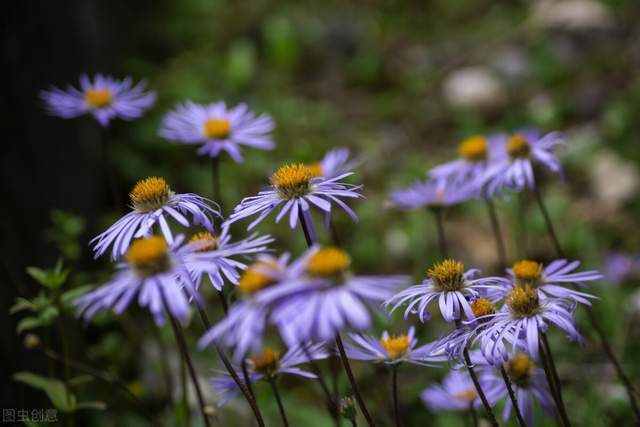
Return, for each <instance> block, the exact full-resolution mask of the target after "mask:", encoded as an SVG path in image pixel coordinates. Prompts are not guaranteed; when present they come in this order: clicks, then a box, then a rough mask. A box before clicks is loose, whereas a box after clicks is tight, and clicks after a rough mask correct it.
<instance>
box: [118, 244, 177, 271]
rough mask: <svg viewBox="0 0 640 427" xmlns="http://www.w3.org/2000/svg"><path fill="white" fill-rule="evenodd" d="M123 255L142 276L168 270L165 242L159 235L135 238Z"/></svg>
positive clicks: (167, 253) (167, 252)
mask: <svg viewBox="0 0 640 427" xmlns="http://www.w3.org/2000/svg"><path fill="white" fill-rule="evenodd" d="M124 257H125V259H126V260H127V262H128V263H129V265H131V267H133V269H134V270H135V271H136V272H137V273H138V274H139V275H140V276H143V277H147V276H153V275H154V274H158V273H162V272H165V271H167V270H169V251H168V247H167V242H166V241H165V240H164V239H163V238H162V237H160V236H152V237H145V238H143V239H138V240H135V241H134V242H133V243H132V244H131V246H130V247H129V249H128V250H127V253H126V254H125V256H124Z"/></svg>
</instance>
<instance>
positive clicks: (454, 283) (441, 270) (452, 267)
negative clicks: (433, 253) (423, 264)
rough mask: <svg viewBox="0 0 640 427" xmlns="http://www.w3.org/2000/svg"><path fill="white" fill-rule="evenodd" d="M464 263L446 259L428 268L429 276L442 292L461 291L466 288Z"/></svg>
mask: <svg viewBox="0 0 640 427" xmlns="http://www.w3.org/2000/svg"><path fill="white" fill-rule="evenodd" d="M463 274H464V264H463V263H461V262H460V261H454V260H452V259H446V260H444V261H442V262H439V263H436V264H434V265H433V267H431V268H430V269H428V270H427V276H428V277H429V278H430V279H431V280H432V281H433V284H434V285H435V287H436V289H437V290H438V291H440V292H452V291H460V290H462V288H464V285H465V281H464V277H463Z"/></svg>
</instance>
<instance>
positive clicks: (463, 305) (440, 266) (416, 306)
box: [384, 259, 495, 322]
mask: <svg viewBox="0 0 640 427" xmlns="http://www.w3.org/2000/svg"><path fill="white" fill-rule="evenodd" d="M479 273H480V271H479V270H477V269H471V270H467V271H466V272H465V271H464V265H463V264H462V263H461V262H459V261H454V260H451V259H447V260H445V261H442V262H440V263H437V264H435V265H434V266H433V267H432V268H430V269H429V270H427V278H426V279H425V280H424V281H423V282H422V283H421V284H419V285H415V286H411V287H409V288H407V289H405V290H403V291H401V292H399V293H397V294H395V295H394V296H393V297H391V298H389V299H388V300H386V301H385V302H384V305H385V306H389V305H392V306H393V307H392V308H391V310H390V311H391V312H393V311H395V310H396V309H397V308H398V307H400V306H401V305H403V304H405V303H408V306H407V308H406V309H405V312H404V317H405V319H406V318H407V317H408V316H409V313H417V314H418V317H419V318H420V321H421V322H424V321H426V320H429V319H430V317H431V315H430V314H429V312H428V311H427V307H428V306H429V304H430V303H431V302H432V301H435V300H436V299H437V300H438V306H439V307H440V313H441V314H442V317H443V318H444V320H445V321H447V322H453V321H457V320H461V319H462V314H463V313H464V315H465V316H466V317H467V318H468V319H473V318H474V315H473V310H472V308H471V305H470V303H469V301H468V299H469V298H476V297H478V296H480V295H481V293H482V292H483V291H484V289H486V288H489V287H490V286H491V285H492V284H494V283H495V278H492V277H489V278H475V277H476V276H477V275H478V274H479Z"/></svg>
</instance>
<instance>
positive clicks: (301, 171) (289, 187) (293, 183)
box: [270, 163, 315, 200]
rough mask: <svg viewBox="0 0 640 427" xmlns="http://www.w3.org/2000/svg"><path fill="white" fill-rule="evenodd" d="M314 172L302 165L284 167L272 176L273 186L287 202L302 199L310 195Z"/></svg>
mask: <svg viewBox="0 0 640 427" xmlns="http://www.w3.org/2000/svg"><path fill="white" fill-rule="evenodd" d="M314 176H315V175H314V173H313V170H312V169H311V168H310V167H308V166H305V165H303V164H302V163H296V164H289V165H284V166H281V167H280V168H278V170H276V171H275V172H274V174H273V175H271V179H270V181H271V185H273V186H274V187H275V188H276V191H278V194H279V195H280V197H282V198H283V199H285V200H289V199H293V198H296V197H302V196H304V195H306V194H308V193H309V182H310V181H311V179H312V178H314Z"/></svg>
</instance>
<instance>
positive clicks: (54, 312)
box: [39, 306, 60, 324]
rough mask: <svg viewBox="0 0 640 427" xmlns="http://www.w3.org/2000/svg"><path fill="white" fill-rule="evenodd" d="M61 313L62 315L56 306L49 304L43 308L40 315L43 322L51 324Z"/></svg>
mask: <svg viewBox="0 0 640 427" xmlns="http://www.w3.org/2000/svg"><path fill="white" fill-rule="evenodd" d="M59 315H60V311H59V310H58V309H57V308H56V307H54V306H49V307H46V308H45V309H44V310H42V312H41V313H40V316H39V317H40V320H42V322H43V323H45V324H49V323H51V322H52V321H53V320H54V319H55V318H57V317H58V316H59Z"/></svg>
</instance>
